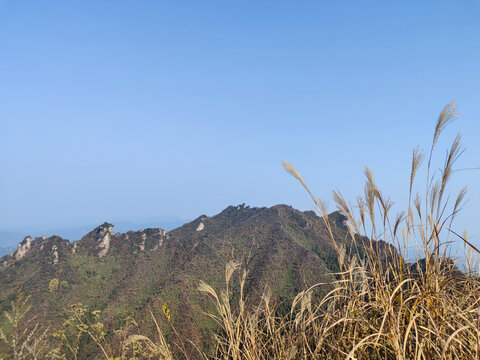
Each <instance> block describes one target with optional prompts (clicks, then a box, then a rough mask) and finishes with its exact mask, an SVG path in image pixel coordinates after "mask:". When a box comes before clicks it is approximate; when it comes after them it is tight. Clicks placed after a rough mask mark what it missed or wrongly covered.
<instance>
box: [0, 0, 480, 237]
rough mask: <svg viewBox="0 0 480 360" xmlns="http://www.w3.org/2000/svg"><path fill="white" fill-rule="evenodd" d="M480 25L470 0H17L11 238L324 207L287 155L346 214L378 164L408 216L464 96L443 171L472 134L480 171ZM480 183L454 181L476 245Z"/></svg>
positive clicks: (2, 185)
mask: <svg viewBox="0 0 480 360" xmlns="http://www.w3.org/2000/svg"><path fill="white" fill-rule="evenodd" d="M479 16H480V4H478V3H475V2H454V1H425V2H422V3H421V4H419V3H414V2H412V3H390V2H389V3H386V2H381V1H366V2H361V3H360V2H344V3H338V2H335V1H321V2H317V1H307V2H302V3H293V2H286V1H275V2H262V3H258V2H254V1H243V2H228V3H225V2H220V1H206V2H179V1H175V2H174V1H171V2H156V1H123V2H121V3H117V2H111V1H106V2H97V1H82V2H76V3H72V2H62V1H45V2H36V1H22V2H18V1H9V0H0V79H1V81H0V168H1V170H2V175H1V176H0V231H4V232H12V231H13V232H19V231H20V232H22V231H25V233H27V232H30V231H37V230H35V229H38V231H40V230H41V229H65V228H78V227H82V226H85V225H90V224H100V223H102V222H103V221H109V222H112V223H114V224H115V223H126V222H131V223H133V224H140V223H147V222H152V221H158V222H159V226H162V224H161V222H162V221H165V219H185V220H186V219H193V218H196V217H198V216H199V215H201V214H207V215H214V214H216V213H218V212H220V211H221V210H222V209H224V208H225V207H227V206H228V205H232V204H234V205H236V204H240V203H246V204H247V205H250V206H272V205H274V204H279V203H285V204H289V205H292V206H294V207H295V208H298V209H300V210H311V209H312V208H313V206H312V203H311V200H310V199H309V198H308V196H307V194H306V193H305V191H304V190H303V189H302V188H301V186H299V185H298V183H297V182H296V181H295V179H293V178H292V177H291V176H289V175H288V174H286V173H285V171H284V170H283V168H282V165H281V161H282V160H288V161H290V162H292V163H293V164H295V166H296V167H297V169H298V170H299V171H300V173H301V174H302V176H303V177H304V179H305V181H306V182H307V183H308V184H309V186H310V187H311V189H312V190H313V192H314V193H315V194H316V195H318V196H320V197H322V198H323V199H325V200H327V201H328V202H329V204H330V210H332V211H333V210H335V206H334V203H333V201H332V200H330V194H331V191H332V190H334V189H338V190H340V191H342V192H343V194H344V196H345V198H346V199H348V200H349V201H351V202H354V201H355V198H356V195H357V194H360V193H361V192H362V189H363V184H364V176H363V168H364V166H365V165H368V166H369V167H370V168H371V169H372V170H373V172H374V174H375V176H376V180H377V183H378V184H379V186H380V188H381V189H382V190H383V191H384V193H386V194H389V195H390V196H391V198H392V200H393V201H395V202H396V204H398V209H401V208H404V207H405V206H406V199H407V196H408V182H409V171H410V161H411V151H412V149H413V148H414V147H416V146H417V145H420V147H421V148H423V149H424V150H428V149H429V147H430V143H431V139H432V134H433V127H434V124H435V121H436V118H437V116H438V114H439V112H440V111H441V109H442V108H443V106H445V105H446V104H447V103H448V102H449V101H450V100H451V99H453V98H455V99H456V101H457V104H458V110H459V111H460V112H461V113H462V116H461V117H460V119H459V120H457V121H455V122H454V123H453V124H451V125H450V126H449V127H448V128H447V129H446V131H445V133H444V134H443V136H442V138H441V140H440V143H439V145H438V148H439V152H438V153H437V155H438V156H437V158H436V159H437V164H441V163H442V160H443V156H444V154H445V149H446V148H447V146H449V144H450V142H451V141H452V140H453V137H454V136H455V135H456V133H457V132H461V133H462V134H463V144H464V146H466V148H467V150H466V152H465V154H464V155H463V156H462V158H461V159H460V161H459V163H458V165H457V167H459V168H467V167H468V168H470V167H476V166H480V142H479V141H478V138H479V135H480V122H479V119H480V105H479V102H478V99H479V96H480V88H479V84H480V69H479V65H478V64H480V43H479V42H478V38H479V37H480V23H479V22H478V18H479ZM423 175H424V174H423V172H421V173H419V175H418V178H417V181H418V183H419V184H421V185H422V186H423V184H424V180H423V178H422V176H423ZM478 184H480V172H479V171H466V172H459V173H457V174H456V177H455V180H454V181H452V183H451V187H450V189H451V190H452V195H453V196H454V195H456V192H457V191H458V190H459V189H460V188H461V187H462V186H464V185H468V186H469V192H468V196H467V197H468V198H469V199H470V200H469V202H468V203H467V204H466V206H465V207H464V210H463V212H462V213H461V214H460V216H459V219H458V221H457V228H458V229H459V231H460V232H461V231H462V230H463V228H466V229H468V231H469V233H470V237H471V240H472V242H473V243H474V244H476V245H480V228H479V226H478V214H479V213H480V189H479V186H478ZM422 186H420V187H419V188H418V189H419V190H422V189H423V187H422ZM162 219H163V220H162ZM179 221H180V220H179ZM25 235H26V234H25ZM32 235H40V234H32ZM19 240H21V239H19ZM2 245H6V244H3V243H2V240H1V239H0V246H2Z"/></svg>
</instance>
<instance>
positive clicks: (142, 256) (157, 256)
mask: <svg viewBox="0 0 480 360" xmlns="http://www.w3.org/2000/svg"><path fill="white" fill-rule="evenodd" d="M455 117H456V112H455V105H454V103H451V104H449V105H447V106H446V107H445V108H444V109H443V111H442V112H441V114H440V115H439V117H438V120H437V123H436V126H435V130H434V135H433V140H432V144H431V146H430V148H429V151H428V153H427V154H426V155H424V154H423V153H422V152H420V151H419V150H414V151H413V154H412V164H411V173H410V174H408V175H407V176H408V177H407V178H409V179H410V186H409V189H407V190H408V192H409V206H408V209H407V210H406V211H405V212H401V213H399V214H395V215H392V214H391V209H392V202H391V200H390V199H389V198H387V197H385V196H384V195H383V194H382V193H381V191H380V190H379V189H378V187H377V185H376V184H375V180H374V177H373V175H372V172H371V171H370V170H369V169H368V168H367V169H366V170H365V175H366V178H367V181H366V185H365V191H364V194H363V196H361V197H359V198H358V200H357V202H356V203H355V205H354V206H352V205H350V204H349V203H347V201H346V200H345V199H344V198H343V196H342V195H341V194H340V193H338V192H334V193H333V198H334V201H335V202H336V204H337V207H338V210H339V211H338V212H335V213H333V214H328V212H327V210H326V207H325V206H324V205H323V202H322V201H321V200H320V199H317V198H316V197H314V196H313V194H312V193H311V192H310V190H309V188H308V187H307V185H306V183H305V182H304V181H303V179H302V178H301V176H300V174H299V173H298V172H297V171H296V169H295V168H294V167H293V165H291V164H289V163H284V166H285V168H286V170H287V171H288V172H289V173H290V174H291V175H293V176H294V177H295V178H297V179H298V180H299V181H300V183H301V184H302V185H303V186H304V187H305V189H306V190H307V192H308V194H310V196H311V197H312V199H313V201H314V203H315V205H316V206H317V208H318V213H319V215H320V216H319V217H318V216H316V215H315V214H314V213H313V212H300V211H297V210H295V209H293V208H291V207H288V206H285V205H277V206H274V207H272V208H252V209H250V208H248V207H246V206H244V205H241V206H237V207H233V206H232V207H228V208H227V209H225V210H224V211H223V212H221V213H220V214H218V215H216V216H214V217H206V216H201V217H199V218H198V219H196V220H195V221H193V222H191V223H189V224H186V225H184V226H182V227H180V228H178V229H175V230H173V231H171V232H169V233H165V232H164V231H163V230H161V229H145V230H142V231H138V232H128V233H126V234H116V233H115V232H114V231H113V226H112V225H111V224H108V223H105V224H103V225H101V226H99V227H98V228H96V229H94V230H93V231H92V232H90V233H89V234H87V235H86V236H85V237H84V238H82V239H81V240H80V241H78V242H74V243H70V242H69V241H67V240H65V239H61V238H59V237H51V238H48V239H34V240H31V239H29V238H26V239H25V240H24V241H23V242H22V243H21V244H20V245H19V249H18V250H17V251H16V252H15V253H14V254H12V255H10V256H6V257H4V258H2V259H1V260H0V269H1V270H0V287H1V289H2V292H1V294H0V307H1V309H2V310H3V312H4V315H5V316H4V317H3V318H2V320H0V329H1V331H0V343H1V345H0V346H1V347H0V351H1V352H0V354H2V355H0V358H2V356H3V358H5V359H43V358H51V359H181V358H186V359H235V360H237V359H238V360H240V359H242V360H243V359H245V360H257V359H478V358H480V349H479V339H480V304H479V301H480V296H479V295H480V281H479V279H478V276H477V272H475V271H473V270H474V269H473V266H472V263H471V259H472V257H473V252H478V250H477V249H476V248H475V247H474V246H473V245H472V244H470V242H469V241H468V238H467V236H466V234H463V235H460V233H459V232H458V231H456V230H455V229H454V228H453V224H454V218H455V216H456V215H457V213H458V211H459V210H460V209H461V207H462V203H463V200H464V197H465V194H466V190H461V191H460V193H459V194H458V195H457V196H456V197H451V194H449V192H448V189H447V185H448V183H449V180H450V179H451V176H452V175H453V174H454V171H455V168H454V166H455V163H456V161H457V159H458V158H459V156H460V155H461V153H462V152H463V148H462V146H461V143H460V136H457V137H456V138H455V139H454V141H453V143H452V146H451V147H450V148H449V149H448V151H447V155H446V158H445V161H444V163H443V166H442V168H441V171H434V170H432V169H436V167H435V165H434V164H433V162H432V161H433V160H432V159H433V157H432V155H433V153H434V151H435V149H436V146H437V142H438V139H439V137H440V135H441V133H442V130H443V129H444V128H445V126H446V125H447V124H448V123H450V122H451V121H452V120H453V119H454V118H455ZM424 160H425V161H424ZM424 163H425V165H426V179H425V182H424V183H423V184H421V185H420V189H422V191H420V193H417V192H416V191H415V189H416V188H417V186H416V181H415V180H416V174H417V172H418V169H419V168H420V166H422V164H424ZM420 194H422V195H420ZM451 239H456V240H458V241H461V242H462V243H463V244H465V248H466V249H467V254H469V256H467V263H466V271H465V272H461V271H459V269H458V267H457V266H456V265H455V263H454V262H453V261H452V260H451V259H448V258H447V256H446V254H447V249H448V241H450V240H451ZM412 248H416V249H417V250H418V251H419V252H420V256H419V257H418V259H417V261H415V262H413V263H408V262H407V261H406V260H405V259H407V258H408V253H409V251H411V249H412Z"/></svg>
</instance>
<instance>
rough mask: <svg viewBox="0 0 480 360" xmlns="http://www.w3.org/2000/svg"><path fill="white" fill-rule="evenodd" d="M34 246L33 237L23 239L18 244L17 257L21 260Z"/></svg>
mask: <svg viewBox="0 0 480 360" xmlns="http://www.w3.org/2000/svg"><path fill="white" fill-rule="evenodd" d="M31 246H32V237H31V236H26V237H25V238H24V239H23V241H22V242H21V243H20V244H18V247H17V250H16V251H15V253H14V256H15V259H17V260H20V259H22V258H23V257H25V255H26V254H27V251H28V250H30V247H31Z"/></svg>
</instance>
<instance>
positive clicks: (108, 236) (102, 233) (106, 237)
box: [95, 223, 115, 257]
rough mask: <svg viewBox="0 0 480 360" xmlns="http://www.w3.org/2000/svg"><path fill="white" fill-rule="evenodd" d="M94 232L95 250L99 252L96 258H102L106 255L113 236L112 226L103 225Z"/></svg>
mask: <svg viewBox="0 0 480 360" xmlns="http://www.w3.org/2000/svg"><path fill="white" fill-rule="evenodd" d="M95 231H96V234H95V235H96V237H97V249H98V250H99V251H98V253H97V255H98V257H104V256H105V255H107V254H108V251H109V250H110V242H111V240H112V236H114V235H115V232H114V231H113V225H112V224H108V223H104V224H103V225H101V226H99V227H98V228H97V229H95Z"/></svg>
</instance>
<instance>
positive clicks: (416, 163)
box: [409, 146, 425, 204]
mask: <svg viewBox="0 0 480 360" xmlns="http://www.w3.org/2000/svg"><path fill="white" fill-rule="evenodd" d="M424 158H425V154H424V153H423V152H422V151H421V150H420V148H419V147H418V146H417V147H416V148H415V149H413V154H412V169H411V171H410V191H409V194H410V195H409V199H411V198H412V189H413V182H414V180H415V175H416V174H417V170H418V168H419V167H420V166H421V165H422V162H423V159H424ZM409 204H410V200H409Z"/></svg>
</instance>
